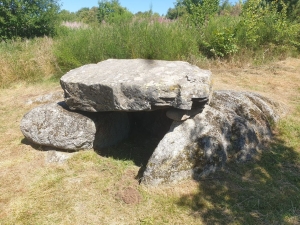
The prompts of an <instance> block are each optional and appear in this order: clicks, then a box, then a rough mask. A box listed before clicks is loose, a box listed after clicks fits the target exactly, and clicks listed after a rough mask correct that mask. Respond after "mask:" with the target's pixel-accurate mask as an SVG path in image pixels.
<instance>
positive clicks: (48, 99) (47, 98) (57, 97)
mask: <svg viewBox="0 0 300 225" xmlns="http://www.w3.org/2000/svg"><path fill="white" fill-rule="evenodd" d="M63 100H64V92H63V91H62V90H60V91H56V92H51V93H49V94H46V95H41V96H38V97H35V98H32V99H28V100H27V101H26V103H25V104H26V105H32V104H34V103H37V104H41V103H43V104H46V103H53V102H59V101H63Z"/></svg>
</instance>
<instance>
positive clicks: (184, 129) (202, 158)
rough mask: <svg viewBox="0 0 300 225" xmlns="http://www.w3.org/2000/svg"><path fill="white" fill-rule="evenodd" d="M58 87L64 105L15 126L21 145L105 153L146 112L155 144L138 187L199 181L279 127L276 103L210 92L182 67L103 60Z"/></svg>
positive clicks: (200, 75) (246, 156)
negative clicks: (157, 138)
mask: <svg viewBox="0 0 300 225" xmlns="http://www.w3.org/2000/svg"><path fill="white" fill-rule="evenodd" d="M60 84H61V87H62V89H63V91H64V101H61V102H54V103H49V104H45V105H42V106H38V107H36V108H34V109H32V110H31V111H29V112H28V113H27V114H25V115H24V117H23V118H22V120H21V125H20V127H21V131H22V133H23V134H24V136H25V137H26V139H28V140H29V141H31V142H33V143H35V144H39V145H43V146H50V147H54V148H58V149H65V150H73V151H78V150H85V149H101V148H106V147H109V146H112V145H115V144H117V143H119V142H121V141H123V140H124V139H126V138H127V137H128V135H129V133H130V130H131V129H132V124H133V122H132V121H134V119H132V118H133V116H132V115H134V113H136V112H150V114H151V112H153V114H151V115H152V118H150V117H147V116H149V115H150V114H149V113H145V114H143V115H144V118H142V120H143V121H148V122H147V123H144V124H146V129H147V130H151V131H152V133H154V134H159V133H162V135H161V137H162V139H161V141H160V142H159V144H158V146H157V147H156V148H155V150H154V152H153V154H152V156H151V157H150V159H149V161H148V164H147V166H146V169H145V171H144V173H143V177H142V179H141V182H142V183H143V184H145V185H160V184H168V183H175V182H178V181H180V180H183V179H188V178H193V179H200V178H201V177H204V176H207V175H209V174H211V173H213V172H215V171H216V170H217V169H220V168H223V167H224V165H225V164H226V162H227V161H229V160H235V161H237V162H245V161H248V160H251V159H253V158H254V156H256V155H257V154H258V153H259V152H260V151H261V150H262V149H263V148H264V146H265V144H266V143H267V142H268V141H270V139H271V137H272V130H271V128H272V124H274V123H276V122H277V121H278V120H279V106H278V104H277V103H275V102H273V101H272V100H270V99H268V98H266V97H263V96H261V95H259V94H256V93H251V92H236V91H229V90H224V91H214V92H213V91H212V87H211V72H210V71H208V70H202V69H200V68H198V67H197V66H194V65H191V64H189V63H187V62H182V61H163V60H144V59H109V60H106V61H102V62H100V63H98V64H90V65H85V66H82V67H79V68H77V69H74V70H71V71H69V72H68V73H66V74H65V75H64V76H62V77H61V79H60ZM157 112H158V113H157ZM168 120H169V121H171V122H167V121H168ZM152 121H155V122H152ZM157 121H159V125H157ZM162 131H163V132H162Z"/></svg>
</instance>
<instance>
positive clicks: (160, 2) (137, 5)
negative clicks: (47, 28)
mask: <svg viewBox="0 0 300 225" xmlns="http://www.w3.org/2000/svg"><path fill="white" fill-rule="evenodd" d="M60 2H61V4H62V7H61V9H66V10H68V11H70V12H76V11H78V10H79V9H81V8H83V7H88V8H92V7H93V6H98V0H80V1H78V0H60ZM119 2H120V4H121V6H123V7H126V8H127V9H128V10H129V11H130V12H132V13H137V12H138V11H141V12H145V11H148V10H149V9H150V8H151V6H152V11H153V12H157V13H159V14H160V15H166V14H167V11H168V9H169V8H173V7H174V2H176V0H119ZM230 2H237V0H231V1H230Z"/></svg>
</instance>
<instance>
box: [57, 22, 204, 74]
mask: <svg viewBox="0 0 300 225" xmlns="http://www.w3.org/2000/svg"><path fill="white" fill-rule="evenodd" d="M61 29H63V28H61ZM64 29H65V30H64V31H61V32H63V33H64V32H66V33H64V35H61V36H60V37H58V39H57V44H56V48H55V54H56V57H57V60H58V65H59V66H60V68H61V69H62V71H64V72H66V71H68V70H70V69H73V68H75V67H78V66H81V65H84V64H88V63H97V62H100V61H102V60H105V59H108V58H118V59H132V58H144V59H162V60H188V59H189V57H191V56H198V55H199V50H198V44H197V34H196V33H195V30H194V29H190V30H189V29H187V28H186V27H185V26H183V25H182V24H180V23H176V22H172V23H168V24H161V23H159V22H156V21H152V22H151V21H149V20H144V19H143V20H142V19H140V20H137V21H133V22H131V23H124V24H122V23H121V24H114V25H101V26H98V27H94V28H89V29H78V30H66V29H67V28H64Z"/></svg>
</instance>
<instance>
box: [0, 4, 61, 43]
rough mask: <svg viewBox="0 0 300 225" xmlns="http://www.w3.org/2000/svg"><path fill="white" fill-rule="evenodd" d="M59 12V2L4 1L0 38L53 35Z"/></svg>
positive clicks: (0, 10)
mask: <svg viewBox="0 0 300 225" xmlns="http://www.w3.org/2000/svg"><path fill="white" fill-rule="evenodd" d="M58 10H59V5H58V0H2V1H1V2H0V38H1V39H2V40H3V39H4V40H5V39H11V38H14V37H21V38H31V37H36V36H43V35H52V34H53V33H54V27H55V21H56V16H57V13H58Z"/></svg>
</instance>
